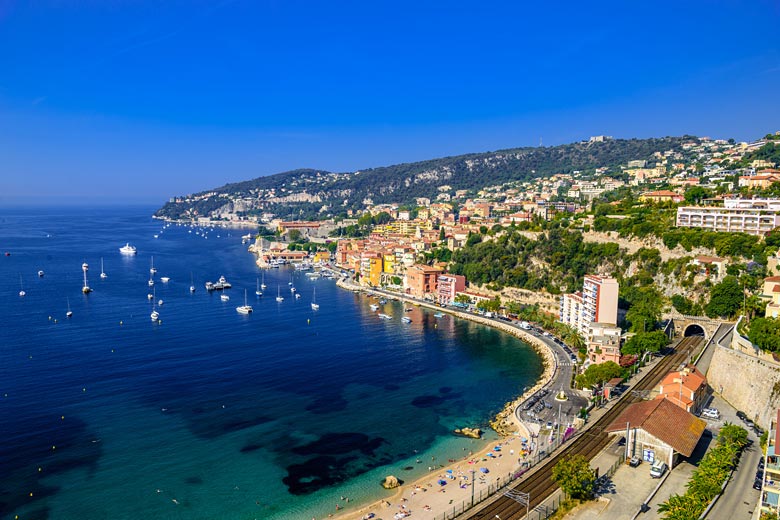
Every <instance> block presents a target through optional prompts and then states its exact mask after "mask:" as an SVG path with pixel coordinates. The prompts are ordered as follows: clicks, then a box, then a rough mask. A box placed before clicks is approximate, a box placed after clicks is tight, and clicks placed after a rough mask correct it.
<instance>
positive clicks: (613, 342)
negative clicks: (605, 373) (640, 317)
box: [587, 322, 622, 364]
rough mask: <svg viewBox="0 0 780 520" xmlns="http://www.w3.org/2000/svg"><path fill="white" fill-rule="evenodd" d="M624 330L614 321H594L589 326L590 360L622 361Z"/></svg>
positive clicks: (599, 361) (595, 361)
mask: <svg viewBox="0 0 780 520" xmlns="http://www.w3.org/2000/svg"><path fill="white" fill-rule="evenodd" d="M621 334H622V330H620V327H617V326H615V324H614V323H598V322H593V323H591V324H590V325H589V326H588V335H587V337H588V360H589V361H590V362H591V363H594V364H600V363H606V362H607V361H614V362H615V363H620V336H621Z"/></svg>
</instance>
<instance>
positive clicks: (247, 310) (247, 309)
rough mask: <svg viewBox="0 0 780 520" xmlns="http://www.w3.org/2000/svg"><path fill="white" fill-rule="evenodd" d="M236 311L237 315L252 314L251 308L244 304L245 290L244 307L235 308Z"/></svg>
mask: <svg viewBox="0 0 780 520" xmlns="http://www.w3.org/2000/svg"><path fill="white" fill-rule="evenodd" d="M236 311H237V312H238V313H239V314H249V313H250V312H252V306H251V305H247V303H246V289H244V305H241V306H239V307H236Z"/></svg>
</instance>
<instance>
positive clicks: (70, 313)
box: [65, 298, 73, 318]
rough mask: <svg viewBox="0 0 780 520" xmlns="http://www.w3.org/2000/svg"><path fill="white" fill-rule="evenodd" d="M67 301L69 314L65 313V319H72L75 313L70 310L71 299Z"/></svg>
mask: <svg viewBox="0 0 780 520" xmlns="http://www.w3.org/2000/svg"><path fill="white" fill-rule="evenodd" d="M67 300H68V312H66V313H65V317H66V318H70V317H71V316H73V311H72V310H70V298H68V299H67Z"/></svg>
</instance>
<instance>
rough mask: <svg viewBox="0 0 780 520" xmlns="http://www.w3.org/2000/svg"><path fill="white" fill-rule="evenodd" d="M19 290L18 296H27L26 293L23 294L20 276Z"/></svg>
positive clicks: (20, 276)
mask: <svg viewBox="0 0 780 520" xmlns="http://www.w3.org/2000/svg"><path fill="white" fill-rule="evenodd" d="M19 289H20V290H19V296H24V295H25V294H27V293H26V292H24V285H23V284H22V275H19Z"/></svg>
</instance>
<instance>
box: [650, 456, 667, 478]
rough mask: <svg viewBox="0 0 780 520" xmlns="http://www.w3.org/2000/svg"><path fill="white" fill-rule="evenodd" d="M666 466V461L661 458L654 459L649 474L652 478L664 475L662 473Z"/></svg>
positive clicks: (664, 471)
mask: <svg viewBox="0 0 780 520" xmlns="http://www.w3.org/2000/svg"><path fill="white" fill-rule="evenodd" d="M667 468H668V466H667V465H666V462H664V461H662V460H661V459H656V461H655V462H653V465H652V466H650V476H651V477H653V478H661V477H663V476H664V473H666V470H667Z"/></svg>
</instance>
